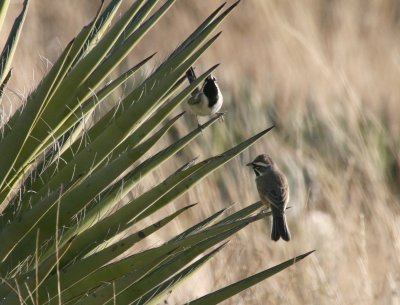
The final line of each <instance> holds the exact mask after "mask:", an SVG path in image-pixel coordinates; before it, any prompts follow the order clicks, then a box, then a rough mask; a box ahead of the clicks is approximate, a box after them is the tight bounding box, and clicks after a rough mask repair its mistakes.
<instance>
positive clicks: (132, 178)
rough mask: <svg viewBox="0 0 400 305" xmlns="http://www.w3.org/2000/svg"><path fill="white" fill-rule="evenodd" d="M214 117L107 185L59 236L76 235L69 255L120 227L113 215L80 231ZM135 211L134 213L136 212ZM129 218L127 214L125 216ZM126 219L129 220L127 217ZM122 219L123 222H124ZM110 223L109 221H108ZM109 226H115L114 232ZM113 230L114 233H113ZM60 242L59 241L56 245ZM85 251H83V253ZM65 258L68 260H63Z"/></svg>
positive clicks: (70, 236)
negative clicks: (80, 217)
mask: <svg viewBox="0 0 400 305" xmlns="http://www.w3.org/2000/svg"><path fill="white" fill-rule="evenodd" d="M216 120H217V118H214V119H211V120H210V121H209V122H207V123H206V124H205V125H203V126H202V128H197V129H195V130H193V131H192V132H190V133H189V134H188V135H186V136H185V137H183V138H182V139H180V140H178V141H177V142H176V143H174V144H171V145H170V146H168V147H167V148H166V149H164V150H162V151H160V152H159V153H157V154H156V155H154V156H153V157H151V158H150V159H148V160H146V161H145V162H143V163H142V164H140V165H139V166H138V167H137V168H135V169H134V170H133V171H132V172H131V173H129V174H127V175H126V176H125V177H124V179H123V180H122V181H121V184H120V185H119V184H116V185H115V186H114V187H112V188H111V190H110V191H109V194H107V195H106V196H105V197H104V199H101V200H100V202H99V203H98V204H97V205H96V206H95V207H94V208H93V209H91V210H90V211H89V212H88V213H87V214H86V216H85V219H83V220H82V222H81V223H77V224H76V226H73V227H72V228H70V229H69V230H68V231H67V232H65V233H64V235H63V239H62V240H65V241H68V240H69V239H70V238H72V237H73V236H75V235H76V234H80V235H78V236H77V237H76V239H75V241H74V246H73V247H72V248H71V252H72V253H71V254H70V255H72V256H76V255H77V254H78V253H83V252H82V251H83V250H84V249H85V250H86V251H90V250H91V249H92V248H91V247H92V246H93V247H94V246H96V241H98V242H100V241H103V240H104V238H106V236H112V235H113V234H117V233H118V232H119V231H120V230H121V228H124V226H125V224H124V220H123V218H119V217H115V218H114V219H111V218H110V219H108V220H107V221H108V222H109V223H105V224H104V225H100V229H99V228H95V229H92V228H91V229H90V230H86V231H83V229H82V228H85V227H87V224H90V225H91V224H93V223H94V222H95V221H98V215H99V213H101V210H104V211H107V210H109V209H110V208H111V207H112V206H113V205H114V204H115V203H117V202H118V201H119V200H120V198H121V195H123V194H127V192H128V190H130V189H131V188H132V187H133V186H134V185H135V184H136V183H137V182H138V181H139V180H140V179H141V178H142V177H144V176H145V175H146V174H147V173H148V172H150V171H151V170H152V169H154V168H155V167H156V166H159V165H160V164H161V163H162V162H164V161H165V160H167V159H169V158H170V157H171V156H173V155H174V154H175V153H176V152H177V151H179V150H180V149H182V148H183V147H184V146H185V145H187V144H188V143H189V142H190V141H192V140H193V139H194V138H196V137H197V136H198V135H199V134H201V132H202V130H204V128H207V127H208V126H211V124H213V123H214V122H215V121H216ZM134 211H138V212H140V211H141V209H140V208H138V209H137V208H134V209H133V211H130V212H129V213H130V214H124V216H125V217H126V216H129V215H131V217H133V216H134V215H135V214H134ZM138 212H135V213H138ZM128 218H130V217H128ZM128 220H130V219H128ZM128 220H126V221H125V222H127V221H128ZM111 223H112V224H111ZM112 228H115V229H116V231H115V232H114V231H113V229H112ZM113 232H114V233H113ZM62 243H63V242H62V241H60V244H62ZM52 253H54V249H53V250H51V251H48V254H46V255H44V258H47V257H48V256H49V255H51V254H52ZM85 253H86V252H85ZM67 260H68V259H67Z"/></svg>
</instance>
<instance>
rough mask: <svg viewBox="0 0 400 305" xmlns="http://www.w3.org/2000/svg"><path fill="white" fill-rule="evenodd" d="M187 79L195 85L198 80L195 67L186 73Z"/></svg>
mask: <svg viewBox="0 0 400 305" xmlns="http://www.w3.org/2000/svg"><path fill="white" fill-rule="evenodd" d="M186 77H187V78H188V80H189V83H193V82H194V81H195V80H196V74H195V73H194V69H193V67H190V68H189V70H187V71H186Z"/></svg>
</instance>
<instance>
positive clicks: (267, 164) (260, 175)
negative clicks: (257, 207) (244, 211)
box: [246, 154, 291, 241]
mask: <svg viewBox="0 0 400 305" xmlns="http://www.w3.org/2000/svg"><path fill="white" fill-rule="evenodd" d="M246 165H247V166H251V167H252V168H253V170H254V173H255V174H256V179H255V181H256V185H257V190H258V193H259V195H260V199H261V202H262V203H263V204H264V205H266V206H267V207H270V208H271V210H272V232H271V239H272V240H274V241H278V240H279V239H280V238H282V239H283V240H285V241H289V240H290V238H291V236H290V231H289V228H288V225H287V222H286V215H285V209H286V206H287V204H288V201H289V184H288V181H287V179H286V176H285V175H284V174H283V173H282V172H281V171H280V170H279V168H278V167H277V165H276V164H275V163H274V162H273V161H272V159H271V157H270V156H268V155H266V154H261V155H259V156H257V157H256V158H255V159H254V161H253V162H250V163H248V164H246Z"/></svg>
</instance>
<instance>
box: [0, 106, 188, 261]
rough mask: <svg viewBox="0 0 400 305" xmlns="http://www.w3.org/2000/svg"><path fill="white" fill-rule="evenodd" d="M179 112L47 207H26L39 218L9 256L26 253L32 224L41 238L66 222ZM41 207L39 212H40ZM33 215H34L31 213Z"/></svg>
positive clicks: (126, 166)
mask: <svg viewBox="0 0 400 305" xmlns="http://www.w3.org/2000/svg"><path fill="white" fill-rule="evenodd" d="M181 116H182V114H180V115H178V116H176V117H175V118H173V119H172V120H171V121H170V122H168V123H167V124H166V125H165V127H164V128H162V129H160V131H159V132H157V133H156V134H155V135H154V136H153V137H151V138H150V139H149V140H147V141H146V142H144V143H143V144H142V145H141V146H139V147H137V148H135V149H133V150H132V151H126V152H125V153H124V154H122V155H121V156H120V157H119V158H117V159H115V160H114V161H113V162H111V163H110V164H108V165H107V166H105V167H103V168H101V169H99V171H97V172H95V173H93V174H92V175H91V176H90V177H89V178H88V179H86V180H84V182H82V183H81V184H79V185H78V186H76V187H75V188H73V189H72V190H71V191H70V192H68V193H67V194H65V195H64V196H62V197H58V198H55V202H54V203H53V204H51V206H50V207H49V206H48V205H49V204H47V203H46V204H43V206H37V205H35V206H34V207H35V208H32V209H31V210H29V211H27V212H26V213H25V214H24V217H26V218H29V220H30V222H34V220H35V219H36V217H38V216H37V215H40V220H38V221H36V222H35V224H34V227H31V228H30V232H31V233H30V234H26V235H24V241H23V242H21V240H18V241H17V242H14V247H15V249H14V254H13V259H16V260H17V259H19V258H23V257H25V256H28V255H29V252H30V249H32V247H33V243H34V242H35V240H34V239H33V238H32V235H33V234H36V233H35V230H34V229H35V228H38V229H40V238H41V241H44V240H46V239H48V238H50V237H51V236H52V235H53V234H54V231H55V230H56V229H57V228H56V223H57V224H58V226H59V227H62V226H64V225H67V224H69V222H70V219H71V217H72V216H73V215H75V214H76V213H77V212H78V211H79V210H80V209H82V208H83V207H84V205H85V204H86V203H88V202H89V201H90V200H91V199H93V198H94V197H95V196H96V195H97V194H98V193H100V192H101V191H102V189H104V188H105V187H106V186H107V185H109V184H110V183H111V182H113V180H114V179H116V178H117V177H118V176H119V175H120V174H121V173H122V172H123V171H124V170H125V169H126V168H128V167H129V166H130V165H131V164H132V163H133V162H135V161H136V160H137V159H138V158H139V157H140V156H142V154H143V153H145V152H146V151H147V150H148V149H150V148H151V147H152V146H153V145H154V143H155V142H156V141H158V140H159V139H160V138H161V137H162V135H163V134H165V132H167V131H168V129H169V128H170V127H171V126H172V125H173V124H174V123H175V122H176V120H177V119H179V118H180V117H181ZM82 179H83V178H82ZM56 202H57V203H58V206H59V209H58V210H56V209H55V208H54V207H55V203H56ZM41 210H42V211H43V213H40V211H41ZM56 213H58V215H59V216H58V217H56ZM34 215H35V216H36V217H34ZM97 216H98V215H97ZM13 236H14V235H13ZM30 236H31V237H30ZM17 244H18V246H17ZM0 254H1V251H0ZM0 258H1V256H0Z"/></svg>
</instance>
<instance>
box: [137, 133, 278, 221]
mask: <svg viewBox="0 0 400 305" xmlns="http://www.w3.org/2000/svg"><path fill="white" fill-rule="evenodd" d="M272 128H274V126H272V127H270V128H267V129H266V130H264V131H262V132H260V133H258V134H256V135H255V136H253V137H251V138H249V139H247V140H245V141H243V142H242V143H240V144H238V145H237V146H235V147H233V148H232V149H230V150H227V151H226V152H224V153H223V154H222V155H219V156H216V157H212V158H210V159H208V160H207V164H206V166H204V167H203V168H202V169H201V170H199V171H198V172H196V173H195V174H193V175H191V176H188V177H187V178H185V180H183V181H181V182H180V183H179V184H178V185H176V186H175V187H174V188H173V189H172V190H171V191H169V192H167V193H166V194H164V195H163V196H162V197H160V198H159V199H158V200H157V202H155V203H153V204H151V205H150V206H149V207H148V208H147V209H146V211H144V212H143V213H142V214H141V215H140V216H139V218H138V219H137V220H140V219H142V218H144V217H147V216H149V215H150V214H152V213H154V212H155V211H157V210H158V209H160V208H162V207H164V206H165V205H166V204H167V203H168V202H170V201H171V200H174V199H176V198H178V197H179V196H181V195H182V194H184V193H185V192H186V191H187V190H188V189H189V188H190V187H192V186H193V185H195V184H197V183H199V182H200V181H201V180H202V179H203V178H204V177H206V176H207V175H209V174H210V173H212V172H213V171H215V170H216V169H217V168H219V167H220V166H222V165H223V164H225V163H226V162H228V161H229V160H231V159H232V158H233V157H235V156H236V155H238V154H239V153H241V152H242V151H243V150H244V149H246V148H247V147H249V146H250V145H252V144H254V143H255V142H256V141H257V140H259V139H260V138H261V137H262V136H263V135H265V134H266V133H267V132H269V131H270V130H271V129H272Z"/></svg>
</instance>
